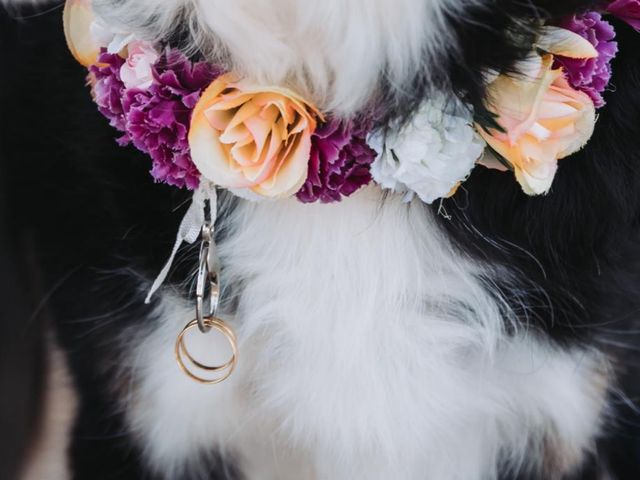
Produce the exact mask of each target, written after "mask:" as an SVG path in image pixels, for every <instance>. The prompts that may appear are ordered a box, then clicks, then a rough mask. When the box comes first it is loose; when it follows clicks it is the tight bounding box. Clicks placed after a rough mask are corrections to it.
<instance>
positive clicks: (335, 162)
mask: <svg viewBox="0 0 640 480" xmlns="http://www.w3.org/2000/svg"><path fill="white" fill-rule="evenodd" d="M366 134H367V128H366V127H364V126H362V125H355V124H352V123H346V122H340V121H339V120H336V119H331V120H329V121H328V122H326V123H324V124H323V125H321V126H319V127H318V129H317V130H316V132H315V133H314V134H313V136H312V137H311V154H310V157H309V173H308V175H307V180H306V182H305V184H304V185H303V186H302V188H301V189H300V191H299V192H298V193H297V194H296V196H297V197H298V200H300V201H301V202H305V203H310V202H315V201H317V200H320V201H321V202H322V203H331V202H338V201H340V200H341V199H342V197H343V196H344V197H348V196H349V195H351V194H352V193H353V192H355V191H356V190H358V189H359V188H360V187H362V186H364V185H367V184H368V183H369V182H370V181H371V172H370V165H371V163H372V162H373V160H374V159H375V156H376V152H375V151H374V150H373V149H371V148H370V147H369V145H367V142H366Z"/></svg>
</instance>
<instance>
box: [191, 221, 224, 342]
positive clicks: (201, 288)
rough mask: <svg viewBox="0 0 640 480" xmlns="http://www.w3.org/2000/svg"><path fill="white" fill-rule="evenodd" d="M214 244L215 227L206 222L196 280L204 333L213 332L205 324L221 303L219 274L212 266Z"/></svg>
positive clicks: (198, 307)
mask: <svg viewBox="0 0 640 480" xmlns="http://www.w3.org/2000/svg"><path fill="white" fill-rule="evenodd" d="M213 244H214V238H213V225H211V223H209V222H205V223H204V225H203V226H202V240H201V242H200V257H199V258H200V260H199V264H198V276H197V278H196V321H197V323H198V328H199V329H200V331H201V332H202V333H207V332H208V331H209V330H211V326H210V325H207V323H206V322H205V319H206V318H210V317H215V316H216V313H217V311H218V303H219V301H220V285H219V272H218V270H217V261H214V263H215V264H216V265H214V268H211V267H212V265H211V263H212V258H211V255H212V249H211V246H212V245H213ZM205 312H206V313H205Z"/></svg>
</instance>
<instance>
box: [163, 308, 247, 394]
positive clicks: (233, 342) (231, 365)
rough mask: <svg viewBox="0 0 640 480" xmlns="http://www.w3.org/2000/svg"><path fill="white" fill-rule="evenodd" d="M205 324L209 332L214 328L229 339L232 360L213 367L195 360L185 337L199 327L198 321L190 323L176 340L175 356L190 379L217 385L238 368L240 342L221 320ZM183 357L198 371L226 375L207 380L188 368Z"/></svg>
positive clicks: (206, 320) (211, 318)
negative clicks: (185, 341) (188, 348)
mask: <svg viewBox="0 0 640 480" xmlns="http://www.w3.org/2000/svg"><path fill="white" fill-rule="evenodd" d="M204 323H205V325H206V326H207V328H208V329H209V330H211V329H212V328H213V329H215V330H217V331H218V332H220V333H221V334H222V335H224V336H225V338H226V339H227V342H229V346H230V347H231V352H232V354H231V358H230V359H229V360H228V361H227V362H226V363H224V364H222V365H213V366H209V365H205V364H203V363H200V362H198V361H196V360H195V359H194V358H193V356H192V355H191V354H190V353H189V351H188V350H187V347H186V346H185V343H184V336H185V334H186V333H187V332H188V331H189V330H191V329H192V328H194V327H195V326H197V325H198V322H197V320H192V321H190V322H189V323H188V324H187V325H186V326H185V327H184V328H183V329H182V331H181V332H180V334H179V335H178V338H177V339H176V344H175V356H176V361H177V362H178V366H179V367H180V369H181V370H182V371H183V372H184V373H185V374H186V375H187V376H188V377H189V378H191V379H193V380H195V381H197V382H199V383H204V384H209V385H213V384H216V383H220V382H222V381H224V380H226V379H227V378H229V376H230V375H231V374H232V373H233V371H234V369H235V368H236V364H237V362H238V341H237V339H236V335H235V333H234V332H233V330H231V328H230V327H229V326H228V325H227V324H226V323H225V322H224V321H222V320H220V319H219V318H215V317H210V318H205V319H204ZM183 357H186V359H187V360H188V361H189V362H190V363H191V365H193V366H194V367H196V369H200V370H202V371H204V372H205V373H217V372H224V373H223V374H222V375H221V376H219V377H213V378H207V377H204V376H201V375H199V374H197V373H194V372H193V371H192V370H191V369H190V367H188V366H187V365H186V364H185V361H184V358H183Z"/></svg>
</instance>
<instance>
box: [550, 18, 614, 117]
mask: <svg viewBox="0 0 640 480" xmlns="http://www.w3.org/2000/svg"><path fill="white" fill-rule="evenodd" d="M559 26H560V27H562V28H566V29H567V30H570V31H572V32H575V33H577V34H578V35H580V36H581V37H583V38H585V39H587V40H588V41H589V42H590V43H591V44H592V45H593V46H594V47H595V48H596V50H597V51H598V57H597V58H588V59H578V58H567V57H561V56H558V57H556V64H557V65H560V66H562V67H563V68H564V70H565V72H566V75H567V80H568V81H569V84H570V85H571V86H572V87H574V88H575V89H577V90H581V91H583V92H585V93H586V94H587V95H589V97H591V99H592V100H593V103H594V105H595V106H596V107H602V106H603V105H604V103H605V102H604V99H603V98H602V92H604V90H605V88H606V87H607V85H608V84H609V80H611V60H612V59H613V57H615V55H616V53H617V52H618V44H617V43H616V42H615V41H614V40H613V39H614V38H615V36H616V33H615V30H614V29H613V27H612V26H611V24H610V23H609V22H607V21H606V20H603V19H602V16H601V15H600V14H599V13H598V12H585V13H580V14H576V15H572V16H570V17H567V18H565V19H564V20H562V22H561V23H560V25H559Z"/></svg>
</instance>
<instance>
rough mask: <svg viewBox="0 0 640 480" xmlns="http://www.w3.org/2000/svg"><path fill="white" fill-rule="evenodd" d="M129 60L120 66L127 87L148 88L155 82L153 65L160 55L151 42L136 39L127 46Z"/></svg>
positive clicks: (121, 75)
mask: <svg viewBox="0 0 640 480" xmlns="http://www.w3.org/2000/svg"><path fill="white" fill-rule="evenodd" d="M127 52H128V53H127V60H126V61H125V63H124V64H123V65H122V67H121V68H120V78H121V80H122V83H124V86H125V87H127V88H140V89H142V90H146V89H147V88H149V87H150V86H151V84H152V83H153V65H154V64H155V63H156V61H157V60H158V57H159V56H160V55H159V54H158V52H156V50H155V49H154V48H153V46H152V45H151V44H150V43H147V42H143V41H141V40H136V41H134V42H131V43H130V44H129V46H128V48H127Z"/></svg>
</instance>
